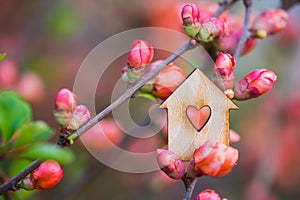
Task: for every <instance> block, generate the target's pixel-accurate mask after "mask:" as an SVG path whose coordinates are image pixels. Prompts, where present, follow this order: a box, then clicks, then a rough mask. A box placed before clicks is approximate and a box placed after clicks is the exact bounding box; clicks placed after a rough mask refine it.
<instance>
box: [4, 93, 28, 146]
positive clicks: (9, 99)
mask: <svg viewBox="0 0 300 200" xmlns="http://www.w3.org/2000/svg"><path fill="white" fill-rule="evenodd" d="M30 119H31V109H30V107H29V105H28V104H27V103H26V102H24V101H22V100H21V99H20V98H19V97H18V96H17V94H16V93H14V92H3V93H2V94H0V134H1V136H2V137H3V143H4V145H5V144H6V143H7V142H8V141H9V140H10V139H11V137H12V136H13V134H14V133H15V132H16V131H17V130H18V129H20V128H21V127H22V126H23V125H24V124H25V123H27V122H29V121H30Z"/></svg>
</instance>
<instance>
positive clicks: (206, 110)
mask: <svg viewBox="0 0 300 200" xmlns="http://www.w3.org/2000/svg"><path fill="white" fill-rule="evenodd" d="M210 114H211V110H210V107H209V106H202V107H201V108H200V109H197V108H196V107H195V106H188V107H187V109H186V115H187V118H188V119H189V121H190V123H191V124H192V125H193V127H194V128H195V129H196V130H197V131H198V132H199V131H201V129H202V128H203V127H204V126H205V124H206V123H207V122H208V120H209V118H210Z"/></svg>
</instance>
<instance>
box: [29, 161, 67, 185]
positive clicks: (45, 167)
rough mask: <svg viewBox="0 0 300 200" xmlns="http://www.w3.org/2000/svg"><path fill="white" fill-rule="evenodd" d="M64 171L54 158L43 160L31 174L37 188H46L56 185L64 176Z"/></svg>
mask: <svg viewBox="0 0 300 200" xmlns="http://www.w3.org/2000/svg"><path fill="white" fill-rule="evenodd" d="M63 174H64V171H63V170H62V169H61V167H60V165H59V164H58V163H57V162H56V161H53V160H48V161H45V162H43V163H42V164H41V165H40V166H39V167H38V168H36V169H35V170H34V171H33V172H31V174H30V179H31V181H32V182H33V184H34V186H35V188H37V189H40V190H45V189H49V188H52V187H54V186H55V185H56V184H57V183H58V182H59V181H60V180H61V179H62V177H63Z"/></svg>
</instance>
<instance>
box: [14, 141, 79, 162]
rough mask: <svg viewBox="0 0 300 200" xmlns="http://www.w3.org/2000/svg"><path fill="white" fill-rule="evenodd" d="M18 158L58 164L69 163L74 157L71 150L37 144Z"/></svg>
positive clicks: (52, 145) (47, 144) (48, 144)
mask: <svg viewBox="0 0 300 200" xmlns="http://www.w3.org/2000/svg"><path fill="white" fill-rule="evenodd" d="M18 156H20V157H21V158H27V159H32V160H35V159H39V160H56V161H57V162H59V163H60V164H67V163H70V162H71V161H72V160H73V159H74V155H73V153H72V151H71V150H69V149H63V148H60V147H58V146H55V145H54V144H50V143H39V144H36V145H33V146H31V147H29V148H27V149H26V150H25V151H23V152H22V153H21V154H19V155H18Z"/></svg>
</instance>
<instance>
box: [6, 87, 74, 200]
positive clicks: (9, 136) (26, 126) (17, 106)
mask: <svg viewBox="0 0 300 200" xmlns="http://www.w3.org/2000/svg"><path fill="white" fill-rule="evenodd" d="M31 118H32V113H31V108H30V106H29V105H28V103H26V102H25V101H23V100H22V99H20V97H19V96H18V95H17V94H16V93H14V92H3V93H0V158H1V159H2V160H1V162H0V171H2V172H3V173H7V175H8V176H10V177H12V176H15V175H16V174H18V173H19V172H20V171H21V170H23V169H24V168H25V167H26V166H28V164H29V163H31V162H32V161H33V160H36V159H40V160H56V161H57V162H59V163H61V164H66V163H69V162H71V161H72V160H73V158H74V156H73V154H72V152H71V151H70V150H68V149H62V148H59V147H58V146H55V145H54V144H50V143H47V142H46V140H47V139H49V138H50V137H51V136H52V135H53V131H52V130H51V129H50V128H49V126H48V125H47V124H46V123H45V122H43V121H32V120H31ZM23 194H24V193H22V192H21V193H16V195H17V196H18V195H20V196H22V195H23ZM17 196H14V197H16V198H17ZM17 199H18V198H17Z"/></svg>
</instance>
